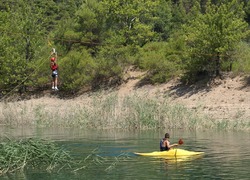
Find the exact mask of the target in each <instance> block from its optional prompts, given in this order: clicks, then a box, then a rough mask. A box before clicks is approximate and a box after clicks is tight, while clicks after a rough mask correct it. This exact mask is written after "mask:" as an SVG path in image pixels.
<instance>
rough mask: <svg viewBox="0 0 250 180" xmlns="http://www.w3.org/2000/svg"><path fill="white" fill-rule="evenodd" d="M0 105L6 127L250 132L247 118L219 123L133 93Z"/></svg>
mask: <svg viewBox="0 0 250 180" xmlns="http://www.w3.org/2000/svg"><path fill="white" fill-rule="evenodd" d="M50 101H51V102H47V101H42V100H41V101H36V102H35V100H29V101H20V102H8V103H6V102H5V103H4V102H2V103H0V123H1V124H3V125H7V126H15V127H16V126H21V125H25V126H42V127H53V126H56V127H58V126H61V127H80V128H95V129H108V128H122V129H156V128H168V129H225V130H230V129H234V130H249V129H250V121H249V120H248V119H240V118H239V119H227V120H216V119H211V118H208V117H205V116H201V115H198V114H200V113H197V111H199V109H198V110H197V109H196V111H192V110H190V109H188V108H186V107H184V106H183V105H179V104H172V102H171V100H170V99H169V98H167V97H165V98H163V97H150V96H149V95H148V94H143V95H138V94H132V95H129V96H125V97H123V98H121V97H118V96H117V94H115V93H113V94H109V95H103V94H101V93H99V94H95V95H92V96H90V97H85V98H82V99H79V100H59V99H52V100H50Z"/></svg>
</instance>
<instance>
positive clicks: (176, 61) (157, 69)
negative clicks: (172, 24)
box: [138, 41, 182, 83]
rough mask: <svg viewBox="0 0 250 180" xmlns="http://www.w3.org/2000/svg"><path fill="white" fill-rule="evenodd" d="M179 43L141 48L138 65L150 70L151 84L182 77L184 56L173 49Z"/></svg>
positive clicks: (149, 45) (149, 44)
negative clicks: (182, 59) (182, 58)
mask: <svg viewBox="0 0 250 180" xmlns="http://www.w3.org/2000/svg"><path fill="white" fill-rule="evenodd" d="M178 43H179V42H177V41H175V42H174V41H172V42H169V43H163V42H162V43H148V44H146V45H145V46H143V48H141V51H140V53H139V55H138V63H139V66H140V67H141V68H143V69H145V70H148V78H149V79H150V81H151V83H163V82H166V81H167V80H169V79H171V78H174V77H177V76H179V75H180V73H181V72H182V71H181V69H182V67H181V57H182V54H180V53H179V51H176V50H175V49H174V48H171V47H174V46H176V45H177V44H178ZM170 44H172V45H170Z"/></svg>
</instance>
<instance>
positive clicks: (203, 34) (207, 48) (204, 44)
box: [184, 0, 248, 76]
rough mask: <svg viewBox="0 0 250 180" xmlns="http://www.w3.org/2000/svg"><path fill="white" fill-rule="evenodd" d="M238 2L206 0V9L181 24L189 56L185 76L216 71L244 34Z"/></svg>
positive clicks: (208, 73)
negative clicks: (194, 17) (184, 23)
mask: <svg viewBox="0 0 250 180" xmlns="http://www.w3.org/2000/svg"><path fill="white" fill-rule="evenodd" d="M243 17H244V11H243V6H242V4H238V2H237V0H232V1H230V2H227V3H221V4H220V5H218V6H217V5H213V4H211V3H210V1H208V3H207V6H206V13H205V14H202V13H199V14H197V16H196V19H195V21H194V20H192V21H189V23H188V24H186V25H185V26H184V30H185V38H186V41H187V45H188V47H189V48H188V53H189V54H190V59H189V60H188V61H187V64H186V65H187V71H188V75H189V76H197V75H198V74H200V73H202V74H204V73H205V74H207V75H209V76H213V75H217V76H218V75H220V71H221V70H222V63H223V62H226V61H230V59H231V58H230V54H231V52H232V51H234V50H235V48H236V45H237V44H238V43H239V42H240V41H241V40H242V39H243V38H245V37H246V36H247V34H248V30H247V23H246V22H245V21H244V19H243Z"/></svg>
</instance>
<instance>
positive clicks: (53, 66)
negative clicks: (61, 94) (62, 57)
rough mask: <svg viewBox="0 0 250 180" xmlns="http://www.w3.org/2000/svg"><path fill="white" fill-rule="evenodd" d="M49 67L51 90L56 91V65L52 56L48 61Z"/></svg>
mask: <svg viewBox="0 0 250 180" xmlns="http://www.w3.org/2000/svg"><path fill="white" fill-rule="evenodd" d="M50 68H51V70H52V90H56V91H58V90H59V89H58V88H57V82H58V65H57V64H56V59H55V58H54V59H53V57H52V58H51V61H50Z"/></svg>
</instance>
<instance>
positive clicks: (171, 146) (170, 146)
mask: <svg viewBox="0 0 250 180" xmlns="http://www.w3.org/2000/svg"><path fill="white" fill-rule="evenodd" d="M179 145H180V144H177V143H176V144H171V145H169V148H173V147H176V146H179Z"/></svg>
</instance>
